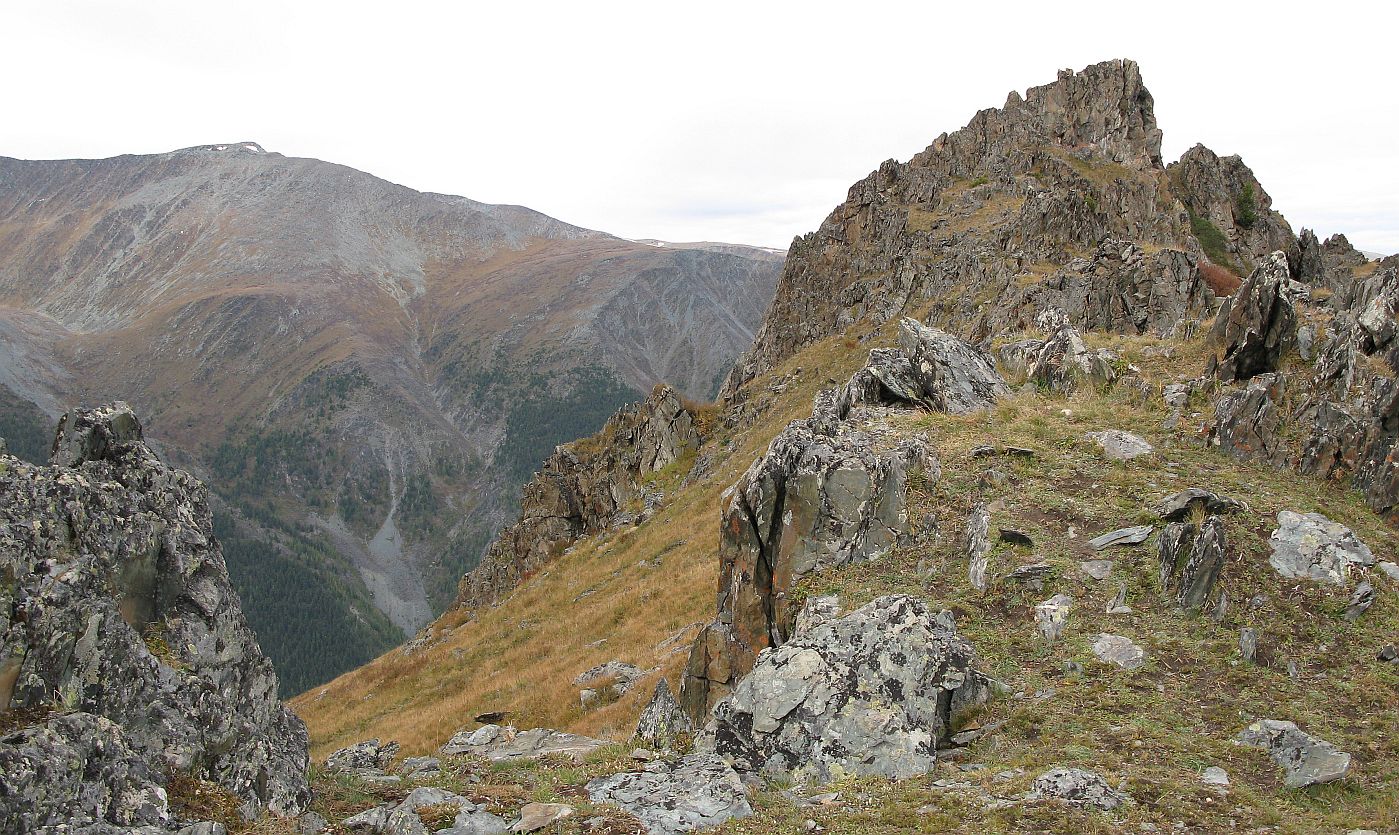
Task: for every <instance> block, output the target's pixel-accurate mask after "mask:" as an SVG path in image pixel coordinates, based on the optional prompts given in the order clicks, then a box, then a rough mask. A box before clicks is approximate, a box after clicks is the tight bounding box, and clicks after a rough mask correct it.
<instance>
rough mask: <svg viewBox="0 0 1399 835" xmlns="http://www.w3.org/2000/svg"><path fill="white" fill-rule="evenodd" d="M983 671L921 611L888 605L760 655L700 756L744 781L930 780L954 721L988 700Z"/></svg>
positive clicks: (917, 606)
mask: <svg viewBox="0 0 1399 835" xmlns="http://www.w3.org/2000/svg"><path fill="white" fill-rule="evenodd" d="M976 662H977V658H976V653H975V651H974V650H973V649H972V647H971V645H970V644H968V643H967V642H966V641H964V640H963V639H962V638H960V637H958V636H957V633H956V630H955V628H952V627H950V626H949V625H948V623H947V621H946V619H942V618H938V617H936V616H935V615H934V613H932V612H931V611H929V610H928V608H927V606H926V605H925V604H923V602H922V601H919V600H917V599H915V598H912V597H907V596H903V595H893V596H889V597H881V598H878V599H877V600H874V601H873V602H871V603H869V604H867V605H866V606H863V607H861V608H860V609H857V610H855V611H854V612H851V613H850V614H848V615H846V616H844V617H841V618H835V619H830V620H820V621H817V622H815V623H814V624H813V625H812V626H811V627H810V628H809V629H807V630H805V631H803V632H800V633H798V634H796V635H793V636H792V637H791V640H789V641H787V642H786V643H784V644H782V645H781V646H779V647H776V648H774V649H771V650H769V651H767V652H764V653H763V654H762V655H760V656H759V657H758V660H757V664H756V666H754V668H753V670H752V672H750V673H749V674H748V675H746V676H745V677H744V678H743V679H742V680H741V681H740V682H739V683H738V686H737V688H736V689H735V690H734V692H733V693H732V694H731V695H730V696H728V697H727V698H725V699H724V700H723V701H721V702H719V704H717V705H716V706H715V708H714V712H713V717H712V718H711V720H710V723H709V725H708V726H706V728H705V729H704V731H703V732H702V735H701V737H700V739H699V740H698V741H697V743H696V747H697V749H699V750H702V751H712V752H714V753H717V754H719V755H720V756H722V757H724V758H725V759H726V760H729V761H731V762H733V763H734V766H735V768H737V769H739V770H740V771H747V772H755V773H763V774H766V775H769V776H774V777H781V778H784V779H793V780H799V781H807V782H813V783H825V782H829V781H831V780H833V779H837V778H839V777H845V776H882V777H892V778H906V777H912V776H915V775H918V774H924V773H926V772H928V771H929V770H930V769H931V768H932V767H933V765H934V764H935V762H936V760H937V744H938V742H939V741H940V740H943V739H945V738H946V737H947V736H948V735H950V733H951V728H952V721H953V715H954V714H956V713H958V712H959V711H960V710H961V709H963V708H965V707H967V706H970V705H971V704H974V703H978V702H979V701H984V697H985V689H986V684H985V681H984V679H983V678H982V677H981V676H980V674H978V673H977V672H976V670H975V665H976Z"/></svg>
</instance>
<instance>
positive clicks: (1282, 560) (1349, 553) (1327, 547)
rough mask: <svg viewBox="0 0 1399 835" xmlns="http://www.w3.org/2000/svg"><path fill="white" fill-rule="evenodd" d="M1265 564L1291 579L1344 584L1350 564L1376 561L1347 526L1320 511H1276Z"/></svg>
mask: <svg viewBox="0 0 1399 835" xmlns="http://www.w3.org/2000/svg"><path fill="white" fill-rule="evenodd" d="M1269 544H1270V545H1271V546H1272V549H1273V553H1272V555H1271V556H1269V557H1268V564H1269V565H1271V566H1272V567H1273V568H1274V569H1275V570H1276V571H1277V572H1278V573H1279V574H1281V575H1282V576H1284V577H1287V578H1290V579H1301V580H1315V581H1317V582H1321V583H1333V584H1335V585H1347V584H1349V583H1350V570H1351V566H1352V565H1362V566H1369V565H1374V564H1375V555H1374V554H1373V553H1371V551H1370V549H1369V547H1367V546H1366V545H1365V543H1363V542H1361V541H1360V540H1359V539H1358V538H1357V537H1356V536H1355V534H1354V533H1352V532H1351V530H1350V528H1347V527H1346V526H1345V525H1342V524H1340V523H1339V522H1333V521H1331V520H1330V519H1327V518H1326V517H1325V516H1322V515H1321V514H1320V513H1296V512H1294V511H1291V510H1284V511H1281V512H1279V513H1278V527H1277V528H1276V529H1275V530H1274V531H1273V533H1272V535H1271V536H1270V537H1269Z"/></svg>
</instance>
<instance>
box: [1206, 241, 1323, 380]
mask: <svg viewBox="0 0 1399 835" xmlns="http://www.w3.org/2000/svg"><path fill="white" fill-rule="evenodd" d="M1306 297H1307V288H1306V286H1305V285H1303V284H1301V283H1300V282H1298V281H1296V280H1294V279H1293V278H1292V274H1291V271H1290V268H1289V267H1288V263H1287V255H1286V254H1285V253H1283V252H1274V253H1273V254H1272V255H1269V256H1268V257H1267V258H1265V259H1263V261H1262V263H1260V264H1259V265H1258V268H1257V269H1255V270H1254V271H1253V272H1252V273H1251V274H1250V275H1249V277H1248V280H1247V281H1245V282H1244V283H1243V285H1242V286H1240V287H1239V289H1238V290H1237V291H1236V292H1235V293H1234V295H1232V296H1230V297H1229V298H1228V299H1226V300H1225V301H1224V304H1223V305H1222V306H1221V307H1220V309H1219V314H1218V317H1217V318H1216V319H1215V324H1214V330H1213V331H1211V333H1210V337H1211V339H1212V340H1213V341H1214V342H1215V344H1216V345H1217V346H1218V347H1219V348H1220V350H1221V351H1222V356H1220V357H1219V360H1218V364H1217V366H1216V371H1215V374H1216V376H1218V377H1219V379H1220V380H1221V381H1223V382H1226V383H1229V382H1233V381H1235V380H1248V379H1250V378H1252V377H1253V376H1254V375H1256V374H1265V373H1268V372H1272V371H1277V370H1278V362H1279V361H1280V360H1281V359H1282V357H1283V355H1284V354H1286V353H1287V352H1288V351H1290V350H1293V349H1294V348H1295V347H1296V345H1297V311H1296V307H1295V305H1296V303H1297V301H1298V300H1299V299H1304V298H1306Z"/></svg>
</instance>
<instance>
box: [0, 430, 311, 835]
mask: <svg viewBox="0 0 1399 835" xmlns="http://www.w3.org/2000/svg"><path fill="white" fill-rule="evenodd" d="M53 449H54V452H53V463H52V465H50V466H46V467H35V466H31V465H29V464H26V463H24V462H22V461H20V460H18V459H15V458H8V457H6V458H0V576H4V577H5V578H7V582H6V583H5V584H4V585H2V586H0V613H4V614H3V615H0V636H2V640H3V643H0V712H10V711H22V712H23V713H22V714H18V713H17V714H15V715H16V716H19V715H26V716H31V717H40V718H38V719H36V720H34V721H33V722H30V723H29V724H28V725H25V724H23V723H21V728H22V729H21V731H20V732H18V733H15V734H12V735H9V736H5V737H3V738H0V761H3V762H5V763H7V766H6V768H5V769H4V776H3V777H0V816H4V817H5V819H6V820H19V821H22V822H23V823H24V826H21V829H24V828H25V826H29V827H42V826H48V825H51V824H54V823H58V822H67V823H92V824H102V823H107V824H133V823H143V824H162V825H165V824H169V825H174V824H176V823H178V821H176V820H175V818H174V816H173V814H172V812H171V811H170V809H169V808H168V807H167V803H166V800H167V796H166V792H165V789H164V784H165V775H166V774H170V773H174V772H179V773H183V774H185V775H187V776H188V777H192V778H195V779H198V780H203V781H207V782H210V783H216V784H218V786H220V787H221V788H222V789H223V790H224V791H227V792H229V793H231V794H232V795H235V796H237V797H238V798H239V800H240V801H241V803H242V810H243V812H244V814H245V815H246V816H248V817H255V816H256V815H258V814H259V813H261V812H262V811H263V810H267V809H270V810H271V811H274V812H277V813H280V814H295V813H299V812H301V811H302V810H303V809H304V808H305V807H306V804H307V802H308V800H309V790H308V787H307V782H306V766H307V737H306V730H305V727H304V726H303V725H302V723H301V721H300V720H299V719H297V718H296V716H295V715H293V714H292V713H291V712H290V711H288V710H287V709H286V708H284V707H283V706H282V704H281V702H280V701H279V700H278V693H277V677H276V675H275V673H274V672H273V670H272V665H271V662H270V661H268V660H267V658H266V657H265V656H263V654H262V652H261V650H260V648H259V647H258V644H257V640H256V638H255V637H254V635H253V633H252V631H251V630H250V629H249V628H248V625H247V622H246V621H245V619H244V617H243V613H242V611H241V608H240V606H239V601H238V597H237V595H236V594H235V593H234V591H233V589H232V587H231V585H230V584H229V579H228V572H227V569H226V567H225V565H224V561H223V555H222V553H221V552H220V549H219V545H218V543H217V542H216V541H215V540H214V538H213V523H212V518H211V514H210V510H209V502H208V494H207V491H206V490H205V488H204V485H202V484H201V483H200V482H199V481H197V480H196V479H194V478H193V477H192V476H190V475H189V474H188V473H185V472H183V471H181V470H177V469H174V468H171V467H168V466H166V465H165V464H164V463H162V462H161V461H160V459H159V458H158V457H157V456H156V455H155V453H154V452H152V451H151V449H150V448H149V447H148V446H146V444H145V442H144V441H143V440H142V436H141V425H140V421H139V420H137V419H136V416H135V415H134V414H133V413H132V411H131V409H130V408H129V407H128V406H127V405H126V404H124V403H114V404H111V405H108V406H103V407H101V408H98V409H78V410H74V411H71V412H69V413H68V414H66V415H65V416H64V418H63V420H62V421H61V423H60V426H59V430H58V432H57V437H56V439H55V442H54V448H53ZM103 739H108V740H109V742H108V743H103V742H102V740H103ZM35 757H38V758H40V759H43V760H44V761H46V762H48V763H49V766H48V767H47V770H41V771H33V770H31V769H26V768H10V767H9V764H14V763H22V762H29V761H31V760H33V759H34V758H35ZM133 804H134V805H133Z"/></svg>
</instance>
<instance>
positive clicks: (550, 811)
mask: <svg viewBox="0 0 1399 835" xmlns="http://www.w3.org/2000/svg"><path fill="white" fill-rule="evenodd" d="M1396 283H1399V261H1396V260H1395V259H1386V260H1384V261H1379V262H1376V261H1371V260H1367V259H1366V258H1365V257H1364V256H1362V255H1361V254H1359V253H1357V252H1355V251H1354V250H1353V249H1352V248H1351V247H1350V245H1349V244H1348V243H1347V242H1346V241H1345V240H1344V239H1343V238H1341V237H1339V236H1338V237H1336V238H1332V239H1330V240H1328V241H1326V242H1320V241H1318V240H1317V238H1316V237H1315V236H1314V235H1312V234H1311V233H1309V232H1307V231H1305V230H1304V231H1303V232H1302V233H1301V235H1300V236H1295V235H1294V234H1293V232H1292V230H1291V227H1290V226H1289V225H1288V224H1287V222H1286V221H1285V219H1284V218H1283V217H1282V216H1281V215H1280V214H1278V213H1277V212H1275V211H1274V210H1273V209H1272V207H1271V204H1270V200H1269V197H1268V195H1267V192H1266V191H1265V190H1264V189H1263V187H1262V185H1261V184H1260V183H1258V182H1257V180H1256V178H1254V176H1253V175H1252V174H1251V173H1250V172H1249V170H1248V168H1247V167H1246V166H1245V165H1244V163H1243V162H1242V161H1241V160H1240V159H1239V158H1237V157H1224V158H1221V157H1218V156H1217V155H1216V154H1214V153H1213V152H1210V151H1209V150H1208V149H1205V148H1203V147H1196V148H1193V149H1191V150H1190V151H1189V152H1187V153H1186V155H1185V156H1184V157H1183V158H1182V159H1181V160H1180V161H1178V162H1176V163H1172V164H1171V165H1166V164H1164V160H1162V158H1161V154H1160V131H1159V129H1158V128H1157V125H1156V121H1155V115H1154V112H1153V106H1152V99H1151V96H1150V94H1149V93H1148V92H1147V90H1146V88H1145V87H1144V86H1143V83H1142V80H1141V77H1140V73H1139V70H1138V68H1137V66H1136V65H1135V64H1134V63H1132V62H1130V61H1111V62H1107V63H1104V64H1099V65H1095V66H1092V67H1088V68H1087V69H1085V70H1083V71H1082V72H1077V73H1075V72H1069V71H1065V72H1062V73H1060V75H1059V78H1058V79H1057V80H1056V81H1055V82H1053V83H1051V84H1048V85H1045V86H1043V87H1037V88H1031V89H1030V90H1029V91H1027V92H1026V94H1025V95H1023V96H1022V95H1020V94H1018V93H1012V94H1011V96H1010V97H1009V99H1008V100H1007V102H1006V104H1005V106H1004V107H1003V108H1000V109H996V110H987V111H983V112H981V113H979V114H977V116H976V117H975V118H974V119H973V120H972V122H971V123H970V124H969V125H968V126H967V127H965V128H963V129H962V130H960V131H957V132H955V133H952V134H946V135H943V136H941V137H939V138H938V139H937V140H936V141H935V142H934V143H933V144H932V145H931V146H930V147H929V148H928V149H927V150H925V151H923V152H922V153H920V154H918V155H916V156H915V157H913V159H912V160H910V161H909V162H908V163H897V162H892V161H891V162H887V163H885V164H883V165H882V166H880V168H879V170H878V171H876V172H875V173H873V174H871V175H870V176H869V177H868V178H866V179H865V180H863V181H861V182H860V183H857V184H856V185H855V186H854V187H852V189H851V192H850V196H849V199H848V200H847V201H846V202H845V203H844V204H842V205H841V206H840V207H837V209H836V210H835V211H834V212H833V213H832V214H831V216H830V217H829V218H828V219H827V220H826V222H825V223H824V224H822V227H821V229H820V230H818V231H817V232H815V233H813V234H811V235H808V236H805V237H803V238H801V239H799V240H798V241H797V242H796V243H795V244H794V246H793V248H792V250H791V253H790V256H789V258H788V262H787V266H786V267H785V271H784V274H783V277H782V279H781V281H780V283H779V285H778V291H777V296H776V298H775V300H774V302H773V305H772V307H771V308H770V309H769V312H768V315H767V317H766V319H765V321H764V323H763V326H762V328H761V330H760V331H759V334H758V337H757V340H756V342H755V345H754V347H753V349H752V351H751V352H749V353H748V354H747V355H746V356H745V358H744V359H743V360H742V361H740V363H739V364H738V365H737V366H736V367H735V370H734V372H733V373H732V374H731V375H730V376H729V378H728V380H727V381H726V385H725V389H724V398H723V401H722V403H721V409H720V412H719V414H717V415H716V416H715V417H714V419H713V421H712V424H711V425H710V426H709V428H708V429H707V431H705V432H704V433H702V441H701V444H700V447H699V450H698V452H697V454H696V455H695V456H694V458H693V461H694V464H693V465H692V466H691V467H690V469H689V472H688V473H683V474H682V473H679V472H671V473H667V474H665V475H664V476H663V477H661V478H658V479H656V480H655V487H656V489H657V490H658V491H659V492H660V494H661V496H662V498H661V499H660V501H659V502H657V503H656V504H655V506H654V507H653V508H651V510H650V512H649V513H648V514H647V516H646V518H645V519H644V520H641V521H640V522H639V523H637V524H633V525H628V526H622V527H615V526H607V527H601V528H598V529H596V530H584V532H583V535H582V536H581V537H579V538H577V539H576V540H573V541H572V542H571V544H570V545H569V546H567V547H566V548H564V549H562V550H561V551H560V552H559V553H557V554H556V555H555V556H553V558H552V560H551V561H547V562H544V563H539V564H537V568H536V570H534V571H533V573H528V572H522V573H521V574H520V575H518V576H519V578H520V582H519V584H518V586H516V587H515V588H514V589H513V590H512V591H511V592H510V593H509V596H508V597H507V598H504V599H498V600H497V601H496V602H495V604H494V605H483V603H476V604H473V606H471V607H470V608H459V609H456V610H453V611H451V612H448V613H447V614H446V615H445V616H444V617H443V618H442V619H441V620H440V621H439V622H438V627H439V628H438V629H437V631H436V632H435V633H434V634H433V636H432V637H431V638H430V639H429V640H426V641H424V642H423V644H422V645H421V646H420V647H419V648H418V650H417V651H415V652H414V653H412V654H403V653H393V654H390V655H386V656H384V657H382V658H380V659H378V660H376V661H375V662H374V663H372V664H369V665H366V666H365V667H363V668H361V669H359V670H356V671H354V672H352V673H349V674H347V675H345V676H342V677H340V678H339V679H337V680H335V681H334V682H331V683H330V684H329V685H327V686H326V687H324V688H321V689H319V690H318V691H316V692H314V693H308V694H305V695H303V696H302V697H300V698H298V699H297V700H295V701H294V707H295V709H296V710H297V711H298V712H299V713H300V714H301V715H302V716H303V717H305V718H306V720H307V722H308V727H309V728H310V730H311V734H312V747H313V751H314V752H316V754H317V759H319V758H320V757H321V756H323V755H326V754H331V753H332V752H333V751H335V750H336V749H337V748H341V747H343V746H346V745H350V744H353V743H357V742H360V741H361V740H362V739H363V738H364V737H366V736H368V735H371V734H373V735H376V736H377V737H378V738H379V739H380V740H390V739H392V740H394V741H395V742H394V745H395V746H398V745H401V746H402V748H401V750H402V753H403V754H405V755H409V756H408V757H407V758H406V759H404V760H403V761H402V762H401V763H398V762H397V761H396V760H395V752H397V751H398V750H399V749H398V748H395V749H394V750H393V751H390V753H389V754H388V755H386V756H385V757H384V758H383V761H382V762H377V763H376V764H375V767H374V769H371V770H369V771H365V772H362V773H361V774H360V776H358V777H355V778H353V780H352V781H351V785H353V786H354V787H355V789H354V791H359V792H365V793H371V794H374V798H373V799H371V800H368V801H366V800H365V799H364V797H363V796H362V795H356V794H354V793H353V792H352V791H350V790H348V789H346V788H343V786H345V784H344V783H341V782H336V781H339V780H341V779H342V778H341V777H335V778H333V779H331V778H329V777H326V778H318V779H319V782H318V783H317V784H318V785H323V786H327V787H331V788H328V789H327V794H326V795H325V796H324V797H323V799H322V800H321V801H319V803H320V806H319V808H320V809H321V810H322V813H323V814H325V815H326V816H327V817H330V818H332V819H334V818H337V817H338V818H340V819H348V820H350V821H352V822H353V821H355V820H356V818H354V817H353V816H354V815H356V814H359V815H371V814H381V815H388V814H390V813H399V812H401V811H402V810H403V809H404V807H403V806H402V805H397V804H400V803H401V802H406V801H399V800H398V798H399V797H400V796H401V795H402V791H403V788H399V789H396V790H383V789H380V788H373V787H374V786H376V785H379V786H381V785H383V784H382V783H377V784H376V783H375V782H374V781H376V780H384V779H388V780H390V781H392V782H394V783H395V784H396V785H400V786H404V784H407V785H413V784H430V785H433V786H437V787H442V788H443V789H444V790H450V791H453V792H458V793H461V794H470V795H471V801H472V802H473V803H476V804H478V805H480V807H481V808H480V809H479V811H481V812H485V813H487V814H491V815H494V816H496V817H497V818H499V819H500V822H501V824H500V825H501V826H502V827H503V826H505V825H511V826H513V827H514V829H515V831H526V830H528V829H529V828H530V827H532V826H534V825H536V823H537V822H539V821H541V820H544V819H545V818H546V817H547V818H548V819H549V820H551V821H553V822H554V825H555V828H556V830H558V831H569V832H598V831H601V832H613V833H621V832H628V833H631V832H643V831H644V832H650V833H670V832H686V831H692V830H695V829H701V828H704V829H707V828H711V827H713V828H715V831H720V832H731V833H758V832H789V831H809V832H817V831H828V832H841V833H868V832H890V833H905V832H907V833H912V832H925V831H961V832H983V831H1005V832H1045V831H1055V832H1075V833H1077V832H1164V831H1190V832H1234V831H1251V832H1293V833H1311V832H1333V831H1334V832H1350V831H1356V832H1366V831H1371V832H1378V831H1391V830H1397V829H1399V811H1397V810H1396V808H1395V806H1394V804H1393V797H1394V796H1395V793H1396V791H1397V790H1399V768H1396V763H1399V736H1396V734H1395V730H1394V729H1395V728H1399V649H1396V645H1395V636H1396V635H1399V565H1396V562H1399V561H1397V560H1396V559H1395V554H1396V550H1399V536H1396V532H1395V530H1394V527H1393V512H1392V508H1393V507H1394V501H1393V484H1394V481H1393V479H1392V478H1391V477H1390V472H1391V470H1393V468H1394V463H1393V461H1394V458H1395V442H1396V437H1395V435H1394V434H1392V432H1393V424H1394V420H1393V418H1392V415H1391V412H1392V409H1391V406H1392V399H1393V398H1392V396H1391V395H1392V393H1393V391H1394V386H1395V379H1396V370H1399V354H1395V353H1394V352H1393V351H1394V348H1393V346H1394V345H1395V342H1394V336H1395V333H1396V331H1395V328H1396V325H1395V319H1394V317H1395V311H1396V304H1395V301H1394V300H1393V299H1392V298H1391V296H1392V293H1393V287H1394V285H1395V284H1396ZM605 441H606V439H605V438H603V437H602V436H599V437H595V438H593V439H588V440H585V441H582V442H579V445H581V446H583V447H585V448H589V449H592V450H593V453H592V454H593V455H594V456H597V457H598V458H601V459H602V460H605V459H606V456H607V453H606V452H598V451H597V449H596V447H597V446H598V445H602V444H604V443H605ZM626 449H627V447H626V445H625V443H624V444H623V445H622V446H620V447H618V451H619V453H620V452H622V451H625V450H626ZM716 510H718V513H717V514H716V512H715V511H716ZM580 688H582V689H580ZM676 693H678V694H679V696H678V698H677V696H676ZM344 705H352V706H353V707H351V708H349V709H348V710H347V709H346V708H345V707H344ZM478 726H479V727H478ZM552 729H559V730H552ZM374 744H375V746H378V745H379V743H378V742H377V741H376V742H375V743H374ZM638 745H641V746H643V747H642V748H640V749H637V748H636V746H638ZM378 750H382V749H378ZM560 754H566V755H568V756H571V757H573V758H574V759H575V761H574V763H573V764H571V765H568V766H565V767H561V766H560V765H559V760H558V759H557V757H558V756H559V755H560ZM418 755H425V756H430V759H431V761H432V765H431V768H430V770H429V771H428V772H423V771H421V770H419V769H420V764H421V763H423V762H425V761H424V760H421V759H420V757H419V756H418ZM337 757H341V758H343V757H342V755H339V754H337V755H335V756H333V757H331V759H330V761H328V763H327V770H328V771H335V770H336V769H335V767H334V763H335V762H338V761H339V760H338V759H337ZM405 788H406V786H405ZM522 797H529V798H530V799H531V800H533V801H534V802H533V803H530V804H527V805H522V803H521V799H522ZM369 805H373V809H377V810H380V811H379V812H374V811H373V809H371V810H370V811H363V810H364V809H365V807H366V806H369ZM409 811H410V813H411V810H409ZM413 814H417V815H418V816H419V818H421V812H418V813H413ZM463 814H464V813H463ZM419 818H415V819H414V820H418V819H419ZM358 820H365V818H359V819H358ZM422 820H423V821H426V820H427V819H426V818H422ZM376 831H393V830H391V829H389V828H380V829H378V830H376Z"/></svg>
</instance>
